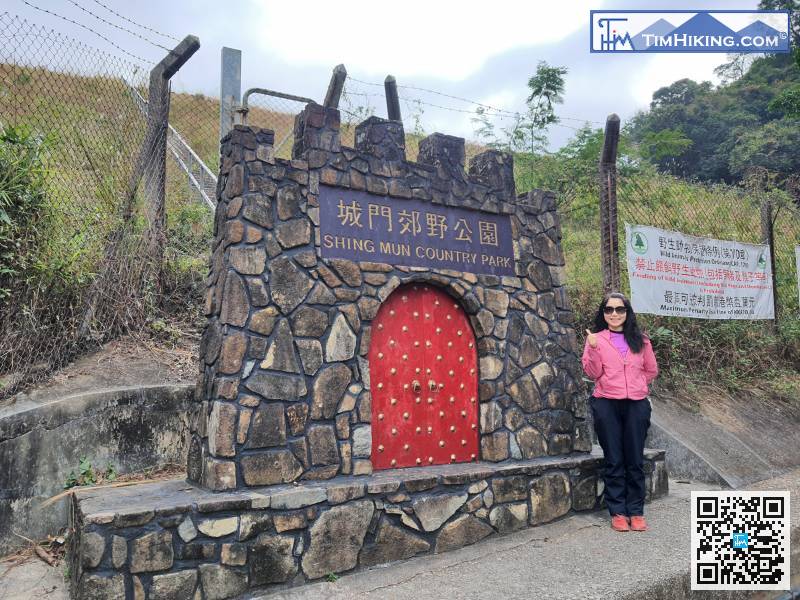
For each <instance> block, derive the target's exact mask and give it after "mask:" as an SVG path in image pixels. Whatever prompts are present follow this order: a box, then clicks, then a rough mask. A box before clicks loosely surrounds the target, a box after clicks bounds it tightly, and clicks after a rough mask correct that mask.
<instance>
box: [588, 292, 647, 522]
mask: <svg viewBox="0 0 800 600" xmlns="http://www.w3.org/2000/svg"><path fill="white" fill-rule="evenodd" d="M586 334H587V337H586V345H585V346H584V349H583V360H582V362H583V369H584V370H585V371H586V374H587V375H588V376H589V377H590V378H591V379H592V380H593V381H594V392H593V393H592V397H591V399H590V404H591V407H592V416H593V417H594V428H595V431H596V432H597V439H598V440H599V441H600V446H601V447H602V448H603V454H604V455H605V458H606V463H607V466H606V470H605V474H604V476H603V479H604V482H605V500H606V506H607V507H608V510H609V512H610V513H611V527H612V528H613V529H615V530H617V531H630V530H633V531H646V530H647V523H646V522H645V520H644V495H645V489H644V481H645V480H644V468H643V465H644V439H645V437H646V436H647V430H648V428H649V427H650V401H649V400H648V398H647V394H648V387H647V386H648V384H649V383H650V382H651V381H653V379H655V378H656V375H657V374H658V366H657V365H656V357H655V355H654V354H653V347H652V345H651V344H650V340H649V339H647V338H646V337H645V336H643V335H642V332H641V331H640V330H639V327H638V325H637V324H636V315H635V314H634V313H633V308H632V307H631V303H630V301H629V300H628V299H627V298H626V297H625V296H623V295H622V294H619V293H616V292H615V293H611V294H608V295H607V296H606V297H605V298H604V299H603V302H602V304H600V308H599V309H598V311H597V316H596V318H595V322H594V332H592V331H590V330H588V329H587V330H586Z"/></svg>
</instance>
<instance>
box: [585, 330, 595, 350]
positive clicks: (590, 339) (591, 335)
mask: <svg viewBox="0 0 800 600" xmlns="http://www.w3.org/2000/svg"><path fill="white" fill-rule="evenodd" d="M586 341H587V342H589V345H590V346H591V347H592V348H597V334H596V333H592V332H591V331H589V330H588V329H587V330H586Z"/></svg>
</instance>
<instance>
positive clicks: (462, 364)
mask: <svg viewBox="0 0 800 600" xmlns="http://www.w3.org/2000/svg"><path fill="white" fill-rule="evenodd" d="M339 123H340V121H339V112H338V110H337V109H336V108H334V107H333V106H320V105H316V104H310V105H308V106H307V107H306V108H305V110H304V111H303V112H302V113H301V114H300V115H298V116H297V119H296V122H295V131H294V135H295V144H294V158H293V159H292V160H281V159H276V158H275V157H274V155H273V133H272V132H271V131H269V130H264V129H255V128H249V127H245V126H237V127H236V128H235V129H234V130H233V131H231V133H230V134H229V135H228V136H227V137H226V138H225V139H224V140H223V141H222V163H221V171H220V177H219V185H218V206H217V212H216V221H215V227H214V232H215V239H214V252H213V257H212V265H211V272H210V277H209V285H208V293H207V297H206V305H205V309H206V314H207V315H208V319H209V321H208V326H207V328H206V331H205V334H204V335H203V340H202V343H201V356H200V360H201V366H202V379H201V382H200V384H199V385H198V389H197V393H196V400H197V402H200V403H201V405H202V410H200V411H199V414H200V416H199V417H198V419H197V420H196V423H194V425H193V427H192V438H191V444H190V451H189V461H188V480H189V482H190V484H187V483H186V482H182V481H181V482H164V483H159V484H147V485H140V486H135V487H129V488H120V489H117V490H110V491H104V492H103V493H102V494H97V493H96V492H95V493H94V494H92V493H87V492H84V493H79V494H77V495H76V499H75V507H74V513H75V516H74V519H75V522H74V526H75V529H76V531H77V535H76V536H75V542H74V546H73V551H72V553H71V557H72V561H73V568H72V570H71V574H72V580H73V590H74V594H75V596H76V597H81V598H105V597H120V598H121V597H127V598H143V597H148V598H184V597H186V598H191V597H194V596H193V594H195V593H196V591H197V590H199V589H202V593H203V594H204V596H203V597H205V598H229V597H234V596H236V595H237V594H241V593H243V592H245V591H246V590H248V589H250V588H254V587H260V586H289V585H297V584H299V583H302V582H304V581H306V580H311V579H316V578H320V577H324V576H326V575H328V574H329V573H341V572H343V571H347V570H350V569H353V568H356V567H367V566H372V565H376V564H380V563H385V562H389V561H393V560H399V559H403V558H408V557H411V556H415V555H417V554H421V553H426V552H443V551H447V550H451V549H455V548H459V547H461V546H464V545H466V544H471V543H474V542H476V541H478V540H480V539H482V538H484V537H486V536H488V535H491V534H494V533H505V532H509V531H513V530H516V529H519V528H521V527H526V526H532V525H537V524H540V523H544V522H548V521H550V520H552V519H555V518H558V517H561V516H563V515H565V514H567V513H569V512H570V511H573V510H591V509H594V508H597V507H598V496H599V493H600V491H601V488H600V486H601V485H602V484H601V483H599V482H600V479H599V478H598V475H599V474H600V471H601V469H602V456H601V455H600V454H599V453H598V452H597V451H595V452H592V444H591V435H590V424H589V422H588V421H587V403H586V395H585V390H584V389H583V387H582V384H581V370H580V363H579V360H578V357H577V351H578V347H577V340H576V335H575V332H574V329H573V314H572V312H571V311H570V309H569V305H568V302H567V294H566V290H565V287H564V283H565V278H564V266H563V265H564V259H563V255H562V252H561V249H560V244H559V241H560V231H559V224H558V217H557V214H556V210H555V199H554V196H553V195H552V194H550V193H547V192H542V191H532V192H526V193H523V194H520V195H517V194H516V192H515V189H514V178H513V163H512V157H511V156H510V155H507V154H504V153H501V152H497V151H492V150H490V151H487V152H484V153H483V154H480V155H478V156H476V157H475V158H474V159H473V160H472V161H471V162H470V164H469V167H468V169H467V168H465V164H464V163H465V160H464V156H465V151H464V140H463V139H459V138H455V137H451V136H447V135H442V134H438V133H436V134H433V135H431V136H429V137H427V138H425V139H424V140H422V141H421V142H420V145H419V157H418V161H417V162H409V161H407V160H406V157H405V148H404V135H403V128H402V124H401V123H400V122H399V121H392V120H384V119H380V118H377V117H370V118H369V119H367V120H366V121H365V122H363V123H361V124H360V125H359V126H358V127H357V129H356V147H355V148H346V147H342V146H341V144H340V137H339ZM663 458H664V456H663V452H656V451H648V453H647V455H646V459H647V464H646V468H647V470H648V473H649V474H648V486H649V496H657V495H661V494H664V493H666V484H667V479H666V471H665V470H664V463H663ZM191 484H193V485H191ZM197 597H200V596H197Z"/></svg>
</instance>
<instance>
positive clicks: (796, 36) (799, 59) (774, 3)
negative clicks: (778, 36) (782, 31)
mask: <svg viewBox="0 0 800 600" xmlns="http://www.w3.org/2000/svg"><path fill="white" fill-rule="evenodd" d="M758 8H759V9H760V10H788V11H791V12H790V15H789V29H790V30H791V34H792V46H793V47H794V58H795V63H796V64H797V67H798V68H800V0H761V1H760V2H759V3H758Z"/></svg>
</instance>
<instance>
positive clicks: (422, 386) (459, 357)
mask: <svg viewBox="0 0 800 600" xmlns="http://www.w3.org/2000/svg"><path fill="white" fill-rule="evenodd" d="M369 368H370V383H371V391H372V464H373V466H374V467H375V468H376V469H389V468H395V467H397V468H399V467H411V466H417V465H440V464H447V463H452V462H468V461H470V460H475V459H476V458H477V456H478V361H477V350H476V345H475V335H474V334H473V332H472V327H471V326H470V324H469V320H468V318H467V315H466V313H465V312H464V311H463V309H462V308H461V307H460V306H459V305H458V303H456V302H455V301H454V300H453V299H452V298H451V297H450V296H448V295H447V294H446V293H444V292H443V291H441V290H439V289H437V288H434V287H431V286H427V285H421V284H417V285H408V286H403V287H401V288H398V289H397V290H395V291H394V292H393V293H392V294H391V295H390V296H389V297H388V298H387V299H386V301H385V302H384V303H383V304H382V305H381V308H380V310H379V311H378V315H377V316H376V318H375V320H374V321H373V323H372V339H371V342H370V350H369Z"/></svg>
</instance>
